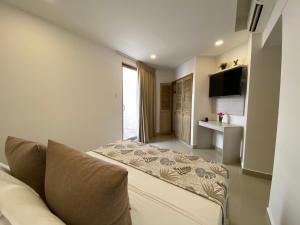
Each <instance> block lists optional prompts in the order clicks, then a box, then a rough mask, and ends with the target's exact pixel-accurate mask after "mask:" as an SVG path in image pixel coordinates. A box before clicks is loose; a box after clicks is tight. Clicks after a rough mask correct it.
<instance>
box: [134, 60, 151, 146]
mask: <svg viewBox="0 0 300 225" xmlns="http://www.w3.org/2000/svg"><path fill="white" fill-rule="evenodd" d="M137 69H138V82H139V85H138V87H139V91H138V93H139V135H138V140H139V141H140V142H143V143H147V142H149V140H150V138H151V137H153V136H154V135H155V70H154V69H153V68H151V67H149V66H147V65H145V64H144V63H142V62H137Z"/></svg>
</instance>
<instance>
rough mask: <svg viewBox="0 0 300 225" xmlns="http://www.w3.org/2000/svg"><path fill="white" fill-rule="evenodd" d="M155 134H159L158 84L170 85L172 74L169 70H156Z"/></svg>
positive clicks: (172, 78)
mask: <svg viewBox="0 0 300 225" xmlns="http://www.w3.org/2000/svg"><path fill="white" fill-rule="evenodd" d="M155 78H156V133H159V132H160V125H159V124H160V84H162V83H172V81H173V80H174V72H173V71H171V70H162V69H160V70H156V73H155Z"/></svg>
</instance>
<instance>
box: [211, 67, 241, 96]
mask: <svg viewBox="0 0 300 225" xmlns="http://www.w3.org/2000/svg"><path fill="white" fill-rule="evenodd" d="M242 75H243V67H237V68H233V69H229V70H226V71H223V72H219V73H217V74H213V75H210V76H209V97H221V96H229V95H241V91H242V88H241V87H242V83H241V82H242Z"/></svg>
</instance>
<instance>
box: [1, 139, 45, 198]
mask: <svg viewBox="0 0 300 225" xmlns="http://www.w3.org/2000/svg"><path fill="white" fill-rule="evenodd" d="M5 154H6V158H7V162H8V165H9V167H10V172H11V174H12V175H13V176H14V177H16V178H18V179H19V180H21V181H23V182H24V183H26V184H28V185H29V186H30V187H32V188H33V189H34V190H35V191H36V192H37V193H38V194H39V195H40V196H41V197H42V198H44V196H45V192H44V183H45V167H46V147H45V146H44V145H41V144H38V143H36V142H32V141H26V140H23V139H20V138H15V137H8V138H7V140H6V144H5Z"/></svg>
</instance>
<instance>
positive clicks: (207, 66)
mask: <svg viewBox="0 0 300 225" xmlns="http://www.w3.org/2000/svg"><path fill="white" fill-rule="evenodd" d="M215 65H216V60H215V58H213V57H197V60H196V74H195V77H194V83H195V86H194V93H193V95H194V101H193V103H192V104H193V105H194V106H193V113H192V115H194V117H193V120H192V129H193V130H194V133H193V134H192V141H191V143H192V145H194V146H198V145H199V143H198V141H199V135H201V134H200V129H199V125H198V121H199V120H203V119H205V117H208V119H209V120H215V118H216V117H215V115H214V114H213V111H214V108H213V107H214V105H213V102H212V99H210V98H209V74H212V73H214V72H215V71H216V70H215Z"/></svg>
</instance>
